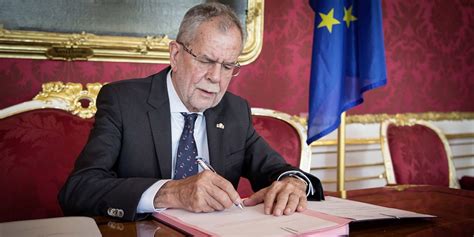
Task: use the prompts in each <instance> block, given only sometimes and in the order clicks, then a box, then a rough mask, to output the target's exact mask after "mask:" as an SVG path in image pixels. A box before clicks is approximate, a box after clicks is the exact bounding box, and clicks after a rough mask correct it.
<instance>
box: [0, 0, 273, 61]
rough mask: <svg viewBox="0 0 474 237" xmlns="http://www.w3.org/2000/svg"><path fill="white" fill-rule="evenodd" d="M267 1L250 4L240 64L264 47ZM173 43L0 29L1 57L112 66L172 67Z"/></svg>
mask: <svg viewBox="0 0 474 237" xmlns="http://www.w3.org/2000/svg"><path fill="white" fill-rule="evenodd" d="M263 15H264V0H248V13H247V19H246V26H247V40H246V42H245V45H244V49H243V52H242V54H241V55H240V57H239V61H240V64H242V65H245V64H249V63H251V62H253V61H254V60H255V59H256V58H257V57H258V55H259V54H260V51H261V49H262V44H263ZM171 40H172V39H169V38H168V36H163V37H154V36H153V37H152V36H147V37H143V38H140V37H121V36H101V35H94V34H90V33H87V32H82V33H77V34H66V33H50V32H38V31H20V30H8V29H4V28H3V27H2V26H1V25H0V57H3V58H30V59H55V60H68V61H70V60H89V61H109V62H140V63H165V64H167V63H169V53H168V52H169V42H170V41H171Z"/></svg>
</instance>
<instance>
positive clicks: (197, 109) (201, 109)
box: [193, 103, 216, 112]
mask: <svg viewBox="0 0 474 237" xmlns="http://www.w3.org/2000/svg"><path fill="white" fill-rule="evenodd" d="M214 106H216V104H213V103H199V104H194V105H193V108H194V110H195V111H193V112H204V111H205V110H206V109H210V108H212V107H214Z"/></svg>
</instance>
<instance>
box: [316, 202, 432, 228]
mask: <svg viewBox="0 0 474 237" xmlns="http://www.w3.org/2000/svg"><path fill="white" fill-rule="evenodd" d="M325 199H326V200H325V201H320V202H308V209H311V210H314V211H318V212H322V213H325V214H328V215H333V216H338V217H343V218H347V219H350V220H352V221H353V222H358V221H369V220H379V219H401V218H433V217H435V216H432V215H427V214H420V213H416V212H411V211H405V210H400V209H396V208H388V207H382V206H377V205H373V204H368V203H363V202H357V201H352V200H347V199H341V198H336V197H330V196H326V197H325Z"/></svg>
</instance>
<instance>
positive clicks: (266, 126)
mask: <svg viewBox="0 0 474 237" xmlns="http://www.w3.org/2000/svg"><path fill="white" fill-rule="evenodd" d="M253 125H254V127H255V130H257V132H258V133H259V134H260V136H262V137H263V138H264V139H265V140H266V141H267V142H268V143H269V144H270V146H271V147H273V149H275V150H276V151H277V152H278V153H280V155H282V156H283V158H285V160H286V161H287V162H288V163H289V164H291V165H293V166H296V167H298V166H299V164H300V158H301V143H300V137H299V135H298V132H297V131H296V130H295V129H294V128H293V127H292V126H291V125H290V124H288V123H286V122H285V121H282V120H279V119H276V118H272V117H267V116H255V115H254V116H253ZM237 191H238V192H239V194H240V196H241V197H248V196H250V194H252V193H253V191H252V188H251V187H250V183H249V181H248V180H247V179H244V178H241V179H240V182H239V187H238V189H237Z"/></svg>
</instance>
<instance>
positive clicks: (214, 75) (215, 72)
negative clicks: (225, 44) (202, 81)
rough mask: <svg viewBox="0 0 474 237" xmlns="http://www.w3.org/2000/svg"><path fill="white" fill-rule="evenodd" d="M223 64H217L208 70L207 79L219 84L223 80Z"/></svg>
mask: <svg viewBox="0 0 474 237" xmlns="http://www.w3.org/2000/svg"><path fill="white" fill-rule="evenodd" d="M221 69H222V64H220V63H218V62H215V63H213V64H212V65H211V67H210V68H209V70H207V78H208V79H209V80H211V81H212V82H219V81H220V80H221V71H222V70H221Z"/></svg>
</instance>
